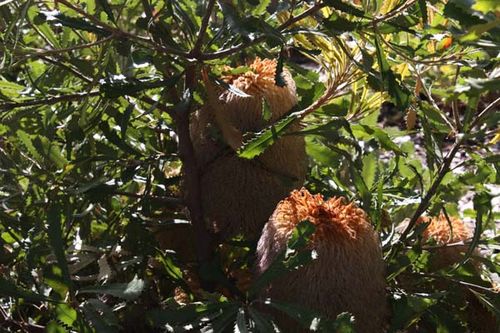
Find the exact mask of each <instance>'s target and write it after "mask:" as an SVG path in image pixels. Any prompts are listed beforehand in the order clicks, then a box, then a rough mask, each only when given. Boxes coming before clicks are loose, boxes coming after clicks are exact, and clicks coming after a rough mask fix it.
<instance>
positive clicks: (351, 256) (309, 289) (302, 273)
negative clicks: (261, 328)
mask: <svg viewBox="0 0 500 333" xmlns="http://www.w3.org/2000/svg"><path fill="white" fill-rule="evenodd" d="M303 220H308V221H309V222H311V223H313V224H314V225H315V227H316V230H315V233H314V234H313V235H312V238H311V241H310V243H309V246H311V247H312V248H313V249H314V250H315V251H316V252H317V254H318V258H317V259H316V260H314V261H313V262H312V263H310V264H308V265H306V266H304V267H301V268H300V269H298V270H297V271H294V272H291V273H288V274H287V275H286V276H285V277H283V278H281V279H278V280H277V281H275V282H274V283H273V284H272V285H271V286H270V288H269V290H268V294H267V295H265V296H267V297H271V298H275V299H276V300H281V301H286V302H290V303H295V304H297V305H299V306H302V307H304V308H309V309H314V310H316V311H318V312H319V313H321V314H323V315H326V316H327V317H328V318H331V319H335V318H336V316H337V315H339V314H340V313H342V312H345V311H348V312H351V313H352V314H353V315H354V316H355V319H356V324H355V326H356V330H357V331H358V332H382V331H383V327H384V323H385V322H386V320H387V314H388V313H387V310H388V309H387V303H386V294H385V287H386V282H385V276H384V274H385V273H384V262H383V260H382V250H381V247H380V242H379V238H378V235H377V233H376V232H375V231H374V229H373V227H372V225H371V224H370V222H369V221H368V218H367V215H366V213H365V212H364V211H363V210H362V209H360V208H358V207H357V206H356V205H355V204H354V203H349V204H346V203H345V202H344V199H343V198H331V199H329V200H324V199H323V197H322V196H321V195H319V194H317V195H311V194H310V193H309V192H308V191H307V190H306V189H302V190H300V191H293V192H292V193H291V195H290V196H289V197H288V198H286V199H284V200H282V201H281V202H280V203H279V204H278V206H277V207H276V210H275V211H274V213H273V214H272V216H271V218H270V219H269V221H268V222H267V224H266V225H265V227H264V230H263V232H262V236H261V238H260V240H259V243H258V246H257V256H258V258H257V271H258V272H259V273H262V272H263V271H265V270H266V269H267V268H268V267H269V265H270V264H271V263H272V262H273V260H274V259H275V258H276V255H277V254H278V253H280V252H281V251H282V250H283V249H284V248H285V247H286V244H287V240H288V239H289V237H290V235H291V233H292V232H293V230H294V228H295V226H296V225H297V224H298V223H299V222H300V221H303ZM277 320H278V323H279V325H280V327H281V326H282V327H283V329H284V331H285V332H295V331H297V330H298V325H297V323H296V322H294V321H293V320H292V319H290V318H288V317H285V316H278V317H277Z"/></svg>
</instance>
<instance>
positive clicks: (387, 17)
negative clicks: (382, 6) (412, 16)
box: [371, 0, 418, 24]
mask: <svg viewBox="0 0 500 333" xmlns="http://www.w3.org/2000/svg"><path fill="white" fill-rule="evenodd" d="M417 1H418V0H410V1H408V2H407V3H405V4H403V5H402V6H401V7H399V8H395V9H394V10H392V11H390V12H389V13H387V14H385V15H382V16H379V17H375V18H374V19H373V20H372V21H371V23H372V24H377V23H380V22H385V21H387V20H390V19H392V18H394V17H396V16H399V15H402V14H404V12H405V10H407V9H408V8H410V7H411V6H413V5H414V4H416V3H417Z"/></svg>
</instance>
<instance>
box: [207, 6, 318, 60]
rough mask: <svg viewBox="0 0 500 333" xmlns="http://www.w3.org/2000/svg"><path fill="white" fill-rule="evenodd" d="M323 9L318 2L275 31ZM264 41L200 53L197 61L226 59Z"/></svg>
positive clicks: (263, 37) (262, 38)
mask: <svg viewBox="0 0 500 333" xmlns="http://www.w3.org/2000/svg"><path fill="white" fill-rule="evenodd" d="M323 7H326V4H324V3H321V2H318V3H316V4H315V5H314V6H312V7H310V8H309V9H307V10H305V11H304V12H302V13H301V14H299V15H297V16H291V17H290V18H289V19H288V20H287V21H286V22H284V23H283V24H281V25H280V26H279V27H278V28H277V30H279V31H280V32H282V31H283V30H285V29H286V28H288V27H289V26H291V25H292V24H294V23H296V22H298V21H300V20H302V19H304V18H306V17H308V16H310V15H312V14H314V13H316V12H317V11H318V10H320V9H321V8H323ZM264 39H265V36H260V37H257V38H255V39H254V40H252V41H250V42H248V43H240V44H238V45H236V46H234V47H231V48H229V49H225V50H220V51H216V52H213V53H202V54H200V55H199V57H198V59H199V60H213V59H219V58H222V57H226V56H228V55H231V54H233V53H237V52H240V51H241V50H243V49H245V48H247V47H250V46H252V45H255V44H258V43H260V42H262V41H263V40H264Z"/></svg>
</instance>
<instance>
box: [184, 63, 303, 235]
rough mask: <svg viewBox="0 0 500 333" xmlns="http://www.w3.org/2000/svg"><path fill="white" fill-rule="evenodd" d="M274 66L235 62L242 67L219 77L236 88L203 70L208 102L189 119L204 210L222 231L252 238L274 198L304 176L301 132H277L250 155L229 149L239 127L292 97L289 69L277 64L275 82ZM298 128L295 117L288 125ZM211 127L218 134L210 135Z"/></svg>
mask: <svg viewBox="0 0 500 333" xmlns="http://www.w3.org/2000/svg"><path fill="white" fill-rule="evenodd" d="M276 66H277V63H276V61H275V60H269V59H264V60H261V59H259V58H257V59H255V61H254V62H253V63H251V64H250V65H249V66H248V67H245V68H241V69H242V70H243V73H239V74H231V75H225V76H222V77H221V79H222V80H223V81H225V82H226V83H227V84H229V85H231V86H232V87H234V88H236V90H235V89H223V88H221V87H219V86H216V85H215V83H213V82H211V81H209V80H208V76H207V75H206V74H205V75H204V81H205V86H206V90H207V100H208V102H207V103H206V105H205V106H204V107H203V108H202V109H201V110H200V111H198V112H197V113H196V115H195V117H194V119H192V126H191V135H192V140H193V145H194V148H195V152H196V155H197V156H196V157H197V159H198V163H199V164H200V167H201V171H202V175H201V190H202V204H203V212H204V216H205V217H206V219H207V222H208V224H209V225H210V227H211V228H213V230H215V231H216V232H219V233H221V234H222V235H223V237H231V236H234V235H236V234H240V233H242V234H244V235H245V236H246V237H247V238H249V239H252V238H257V237H258V236H259V235H260V232H261V230H262V226H263V225H264V223H265V222H266V221H267V219H268V217H269V215H270V214H271V213H272V210H273V209H274V207H275V206H276V204H277V203H278V202H279V200H281V199H283V198H284V197H285V196H286V195H287V194H288V193H289V192H290V191H291V190H292V189H293V188H296V187H299V186H301V185H302V183H303V181H304V178H305V174H306V154H305V144H304V139H303V137H302V136H299V135H287V136H284V137H281V138H279V139H278V140H277V141H276V142H275V143H274V144H273V145H272V146H271V147H269V148H268V149H267V150H266V151H265V152H264V153H263V154H261V155H260V156H258V157H256V158H254V159H253V160H247V159H243V158H239V157H238V156H237V155H236V153H235V151H236V150H238V148H239V147H240V146H241V144H242V142H243V139H242V138H243V135H244V134H245V133H247V132H258V131H261V130H263V129H264V128H266V127H267V126H269V125H271V124H273V123H274V122H275V121H276V120H278V119H280V118H281V117H282V116H283V115H284V114H286V113H287V112H289V111H290V110H291V109H292V107H293V106H294V105H295V104H296V103H297V95H296V92H295V82H294V81H293V79H292V77H291V75H290V72H289V71H288V70H287V69H286V68H284V69H283V72H282V75H281V76H282V81H283V82H284V83H285V85H284V86H278V85H277V84H276V82H275V76H276ZM228 72H229V70H228ZM232 72H233V73H235V72H240V71H232ZM238 90H239V91H238ZM265 105H267V107H266V106H265ZM265 110H266V112H265ZM267 111H269V112H267ZM266 113H267V115H266ZM299 129H300V125H299V124H298V123H297V124H294V125H293V126H292V128H291V130H292V131H297V130H299ZM217 131H218V132H219V133H220V134H221V135H218V136H217V135H214V132H217Z"/></svg>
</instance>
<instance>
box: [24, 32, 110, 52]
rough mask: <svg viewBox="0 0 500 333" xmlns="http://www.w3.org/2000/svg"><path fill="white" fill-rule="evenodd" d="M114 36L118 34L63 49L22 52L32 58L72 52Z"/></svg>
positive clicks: (106, 40) (104, 41) (103, 41)
mask: <svg viewBox="0 0 500 333" xmlns="http://www.w3.org/2000/svg"><path fill="white" fill-rule="evenodd" d="M113 38H116V35H114V34H111V35H110V36H108V37H105V38H103V39H99V40H97V41H95V42H92V43H88V44H81V45H75V46H70V47H66V48H62V49H52V50H41V51H38V52H34V53H22V54H23V55H25V57H26V58H32V57H43V56H48V55H53V54H60V53H68V52H71V51H73V50H80V49H87V48H89V47H92V46H96V45H99V44H102V43H106V42H108V41H110V40H111V39H113Z"/></svg>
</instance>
